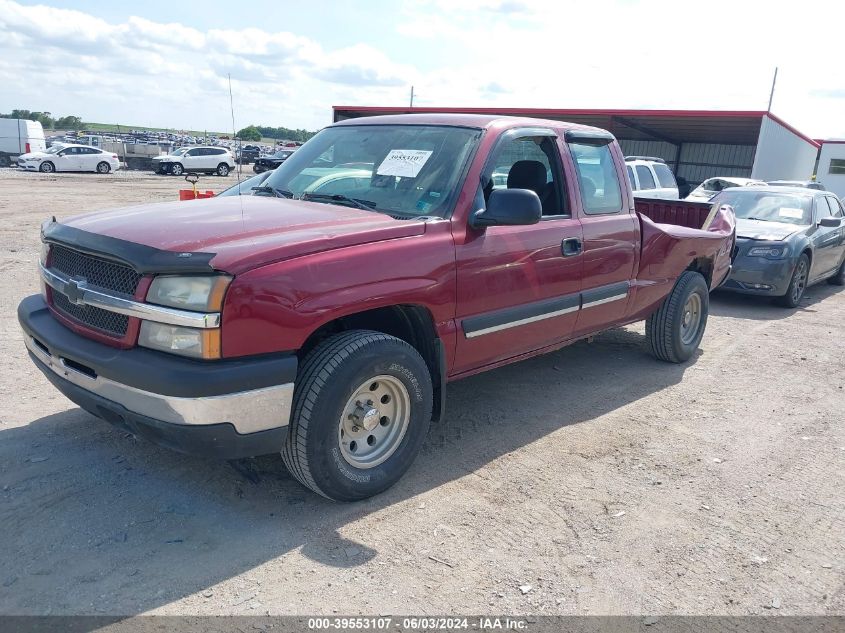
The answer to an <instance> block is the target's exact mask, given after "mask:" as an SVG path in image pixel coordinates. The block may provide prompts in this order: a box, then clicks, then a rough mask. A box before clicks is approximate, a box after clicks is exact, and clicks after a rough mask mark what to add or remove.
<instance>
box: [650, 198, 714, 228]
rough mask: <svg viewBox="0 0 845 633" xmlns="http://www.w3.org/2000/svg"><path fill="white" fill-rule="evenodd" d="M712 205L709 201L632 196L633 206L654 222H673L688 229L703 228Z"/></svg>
mask: <svg viewBox="0 0 845 633" xmlns="http://www.w3.org/2000/svg"><path fill="white" fill-rule="evenodd" d="M712 207H713V205H712V204H710V203H709V202H687V201H686V200H661V199H657V198H634V208H635V209H636V211H637V213H639V214H640V215H644V216H645V217H647V218H648V219H649V220H651V221H652V222H655V223H656V224H674V225H675V226H685V227H687V228H690V229H703V228H706V227H705V223H706V222H707V220H708V218H709V217H710V215H711V214H710V212H711V210H712Z"/></svg>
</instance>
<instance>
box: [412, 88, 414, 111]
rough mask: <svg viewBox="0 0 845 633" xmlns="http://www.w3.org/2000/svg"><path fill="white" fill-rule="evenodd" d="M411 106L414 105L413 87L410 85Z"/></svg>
mask: <svg viewBox="0 0 845 633" xmlns="http://www.w3.org/2000/svg"><path fill="white" fill-rule="evenodd" d="M411 107H412V108H413V107H414V87H413V86H411Z"/></svg>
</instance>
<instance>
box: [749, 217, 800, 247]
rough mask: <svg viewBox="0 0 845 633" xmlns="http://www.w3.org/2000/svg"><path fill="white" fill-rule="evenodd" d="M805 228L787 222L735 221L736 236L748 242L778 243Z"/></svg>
mask: <svg viewBox="0 0 845 633" xmlns="http://www.w3.org/2000/svg"><path fill="white" fill-rule="evenodd" d="M805 228H807V227H805V226H799V225H797V224H789V223H787V222H767V221H764V220H749V219H747V218H737V219H736V236H737V237H743V238H746V239H750V240H766V241H769V242H780V241H782V240H785V239H786V238H788V237H789V236H790V235H792V234H793V233H797V232H798V231H801V230H803V229H805Z"/></svg>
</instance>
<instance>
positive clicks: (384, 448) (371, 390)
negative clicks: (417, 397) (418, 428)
mask: <svg viewBox="0 0 845 633" xmlns="http://www.w3.org/2000/svg"><path fill="white" fill-rule="evenodd" d="M410 419H411V398H410V396H409V395H408V390H407V389H406V388H405V385H403V384H402V382H401V381H400V380H399V379H397V378H394V377H393V376H387V375H380V376H375V377H373V378H370V379H369V380H367V381H366V382H364V383H362V384H361V385H359V386H358V388H357V389H355V391H353V392H352V397H351V398H349V400H348V401H347V402H346V406H345V407H344V408H343V413H341V417H340V423H339V424H338V431H337V440H338V444H339V445H340V453H341V455H343V459H345V460H346V462H347V463H348V464H349V465H350V466H354V467H355V468H362V469H367V468H374V467H376V466H378V465H379V464H381V463H383V462H385V461H386V460H387V459H389V458H390V456H391V455H393V453H395V452H396V449H397V448H399V445H400V444H401V443H402V439H403V438H404V437H405V433H406V432H407V430H408V423H409V421H410Z"/></svg>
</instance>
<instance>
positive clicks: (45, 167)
mask: <svg viewBox="0 0 845 633" xmlns="http://www.w3.org/2000/svg"><path fill="white" fill-rule="evenodd" d="M38 171H40V172H41V173H44V174H52V173H53V172H54V171H56V166H55V165H54V164H53V163H51V162H50V161H49V160H45V161H44V162H43V163H41V164H40V165H39V166H38Z"/></svg>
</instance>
